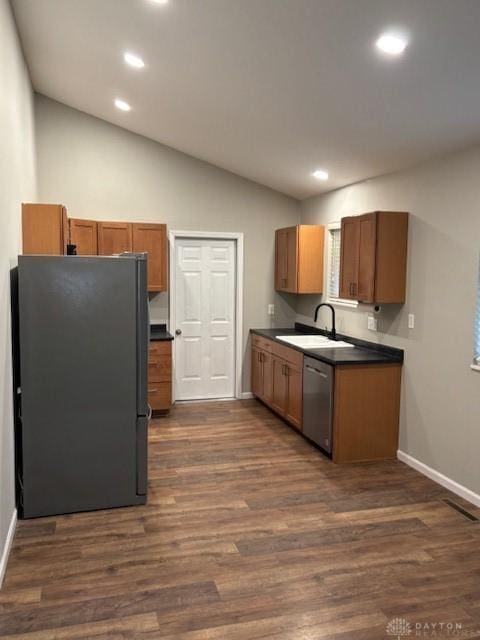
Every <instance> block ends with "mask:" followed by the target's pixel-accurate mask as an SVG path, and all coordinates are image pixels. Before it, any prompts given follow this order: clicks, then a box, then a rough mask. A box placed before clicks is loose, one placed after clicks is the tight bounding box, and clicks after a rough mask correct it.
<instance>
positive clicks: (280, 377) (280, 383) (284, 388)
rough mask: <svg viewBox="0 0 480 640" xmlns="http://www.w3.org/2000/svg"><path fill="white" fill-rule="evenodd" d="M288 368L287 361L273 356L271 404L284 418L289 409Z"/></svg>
mask: <svg viewBox="0 0 480 640" xmlns="http://www.w3.org/2000/svg"><path fill="white" fill-rule="evenodd" d="M286 366H287V365H286V363H285V360H283V359H282V358H277V357H276V356H272V400H271V403H270V404H271V406H272V408H273V409H275V411H277V412H278V413H279V414H280V415H282V416H283V415H285V411H286V408H287V392H288V378H287V375H286Z"/></svg>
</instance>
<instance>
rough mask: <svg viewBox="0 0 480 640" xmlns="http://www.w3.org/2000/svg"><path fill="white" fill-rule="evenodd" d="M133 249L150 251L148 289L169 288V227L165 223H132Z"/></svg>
mask: <svg viewBox="0 0 480 640" xmlns="http://www.w3.org/2000/svg"><path fill="white" fill-rule="evenodd" d="M132 250H133V251H135V252H140V253H141V252H144V251H145V252H147V253H148V266H147V273H148V290H149V291H166V290H167V227H166V225H164V224H141V223H137V222H134V223H133V225H132Z"/></svg>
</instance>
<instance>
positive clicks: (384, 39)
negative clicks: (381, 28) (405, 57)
mask: <svg viewBox="0 0 480 640" xmlns="http://www.w3.org/2000/svg"><path fill="white" fill-rule="evenodd" d="M375 44H376V46H377V49H380V51H383V53H388V54H389V55H391V56H399V55H400V54H401V53H403V52H404V51H405V49H406V48H407V40H406V39H405V38H403V37H402V36H399V35H396V34H394V33H382V35H381V36H380V37H379V38H378V40H377V42H376V43H375Z"/></svg>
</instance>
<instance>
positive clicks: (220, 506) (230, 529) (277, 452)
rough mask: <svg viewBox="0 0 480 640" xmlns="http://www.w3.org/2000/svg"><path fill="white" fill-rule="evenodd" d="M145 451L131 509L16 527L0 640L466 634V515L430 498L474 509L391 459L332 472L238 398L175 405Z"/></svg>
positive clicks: (473, 608) (473, 542) (472, 561)
mask: <svg viewBox="0 0 480 640" xmlns="http://www.w3.org/2000/svg"><path fill="white" fill-rule="evenodd" d="M149 455H150V474H149V476H150V477H149V491H150V494H149V501H148V504H147V505H146V506H145V507H135V508H127V509H115V510H110V511H99V512H94V513H84V514H76V515H70V516H61V517H55V518H43V519H38V520H30V521H23V522H20V523H19V525H18V530H17V534H16V537H15V541H14V546H13V550H12V554H11V557H10V561H9V565H8V570H7V575H6V579H5V584H4V588H3V589H2V591H1V592H0V637H1V638H9V639H10V640H13V639H15V640H19V639H22V640H73V639H75V640H86V639H88V640H90V639H93V640H125V639H138V640H152V639H154V638H155V639H157V638H159V639H166V640H173V639H175V640H258V639H260V638H261V639H262V640H264V639H272V638H275V639H278V640H311V639H315V638H323V639H327V640H329V639H330V640H333V639H335V640H350V639H352V640H353V639H355V640H376V639H377V638H378V639H380V638H387V637H392V636H387V633H386V625H387V623H388V622H389V621H390V620H391V619H393V618H397V617H400V618H405V619H406V620H408V621H409V622H410V623H411V624H412V625H413V624H415V623H422V624H433V623H437V625H438V624H439V623H442V622H443V623H454V624H457V625H458V624H461V625H462V629H461V632H462V634H463V635H462V636H460V634H457V635H456V636H455V637H469V638H473V637H479V638H480V523H479V522H472V521H470V520H468V519H466V518H465V517H464V516H462V515H461V514H460V513H458V512H456V511H455V510H454V509H452V508H451V506H448V505H447V504H446V503H445V502H443V500H444V499H445V498H449V499H451V500H453V501H454V502H456V503H460V504H461V505H462V506H464V507H467V508H468V509H469V510H470V511H472V512H473V513H474V514H476V515H480V510H478V509H475V508H474V507H472V506H471V505H468V503H465V502H464V501H461V500H460V499H458V498H457V497H455V496H453V495H452V494H450V493H449V492H448V491H446V490H444V489H442V488H441V487H439V486H438V485H436V484H434V483H433V482H431V481H430V480H428V479H426V478H425V477H423V476H421V475H419V474H417V473H416V472H415V471H413V470H412V469H410V468H409V467H407V466H405V465H403V464H402V463H400V462H386V463H383V462H382V463H374V464H367V465H348V466H337V465H334V464H333V463H332V462H330V461H329V460H328V459H326V458H325V457H323V456H322V455H321V454H320V453H319V452H318V451H317V450H316V449H314V448H313V447H312V446H311V445H310V444H308V443H307V442H306V441H305V440H304V439H303V438H302V437H300V436H299V435H298V434H296V433H295V432H293V431H292V430H291V429H290V428H289V427H288V426H286V425H285V424H284V423H283V422H281V421H280V420H279V419H277V418H276V417H275V416H274V415H273V414H272V413H270V411H269V410H268V409H266V408H265V407H264V406H262V405H261V404H260V403H258V402H257V401H255V400H245V401H241V402H240V401H235V402H218V403H202V404H190V405H183V406H177V407H175V408H174V409H173V410H172V412H171V414H170V416H169V417H167V418H162V419H159V420H154V421H153V422H152V423H151V429H150V453H149ZM443 636H444V637H451V635H450V636H447V633H446V631H445V632H444V633H441V632H439V631H438V626H437V635H436V637H443Z"/></svg>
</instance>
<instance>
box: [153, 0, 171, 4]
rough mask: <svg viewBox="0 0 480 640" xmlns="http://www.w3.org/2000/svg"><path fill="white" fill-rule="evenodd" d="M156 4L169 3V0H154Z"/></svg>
mask: <svg viewBox="0 0 480 640" xmlns="http://www.w3.org/2000/svg"><path fill="white" fill-rule="evenodd" d="M152 2H153V3H154V4H167V2H168V0H152Z"/></svg>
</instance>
